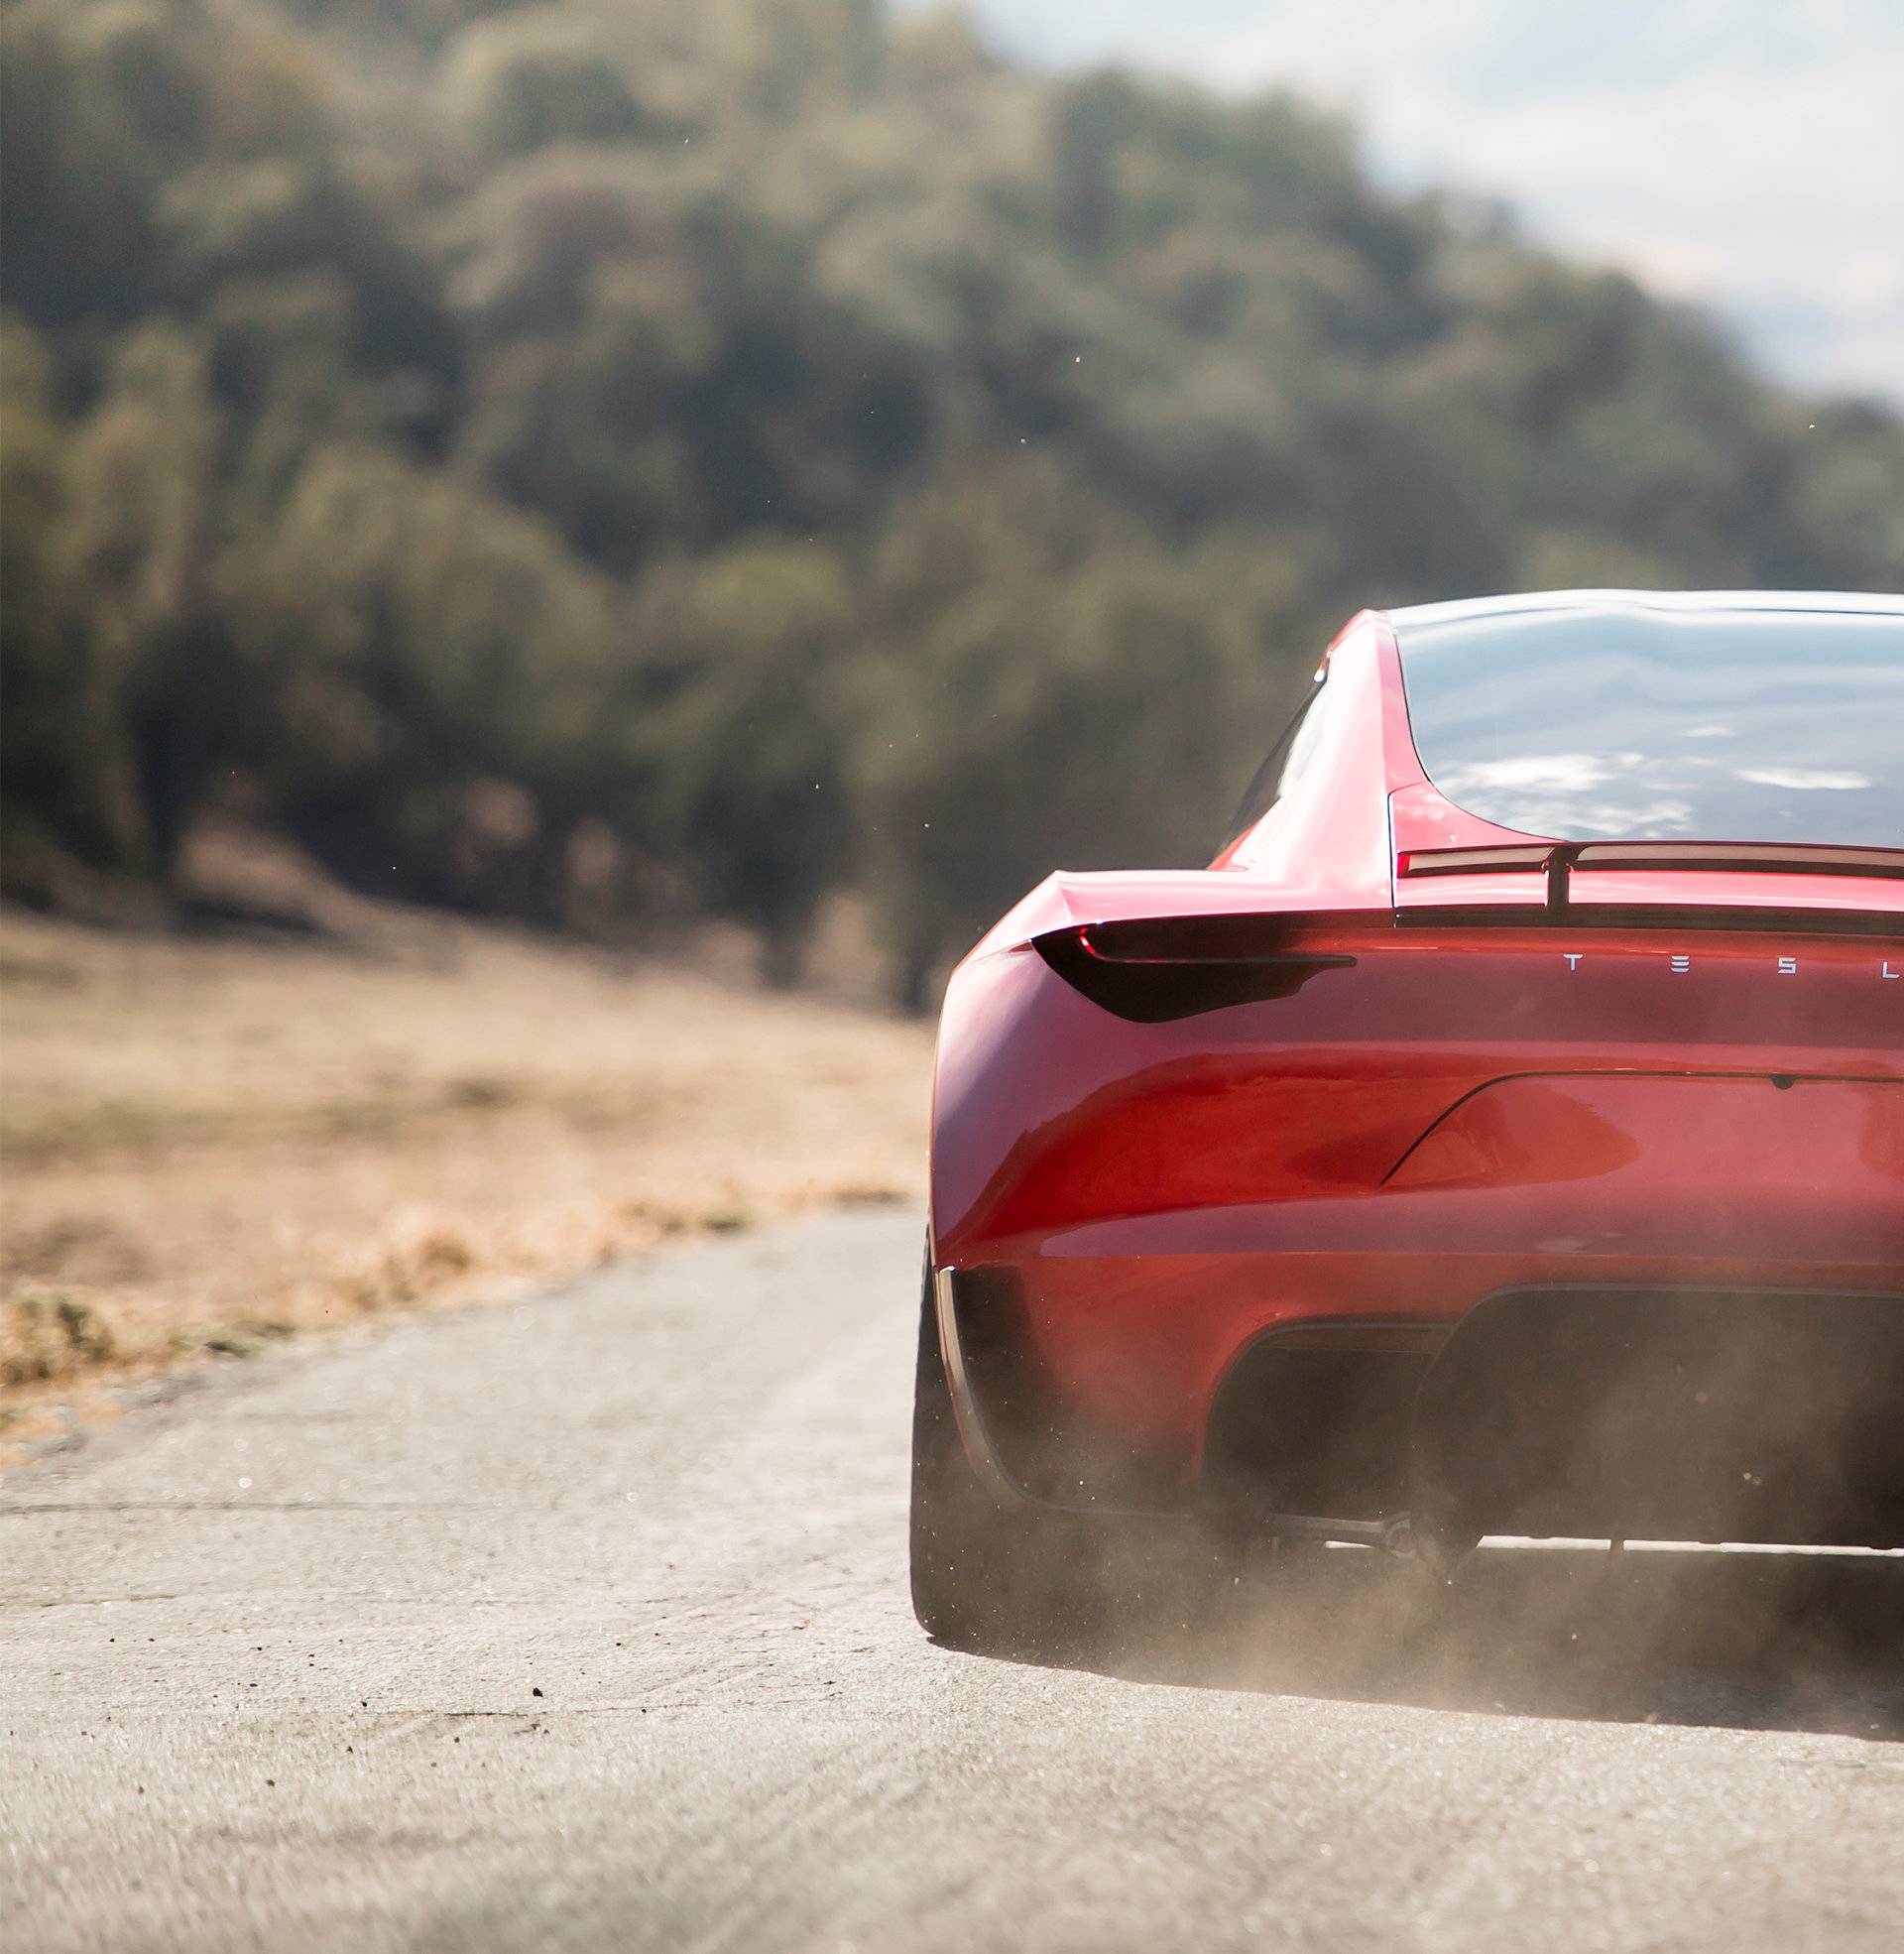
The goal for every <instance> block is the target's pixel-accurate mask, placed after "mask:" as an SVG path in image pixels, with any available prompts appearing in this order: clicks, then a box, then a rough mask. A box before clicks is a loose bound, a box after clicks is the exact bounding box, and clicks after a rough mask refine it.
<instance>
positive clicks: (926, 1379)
mask: <svg viewBox="0 0 1904 1954" xmlns="http://www.w3.org/2000/svg"><path fill="white" fill-rule="evenodd" d="M911 1562H912V1611H913V1613H914V1614H915V1615H916V1616H917V1617H918V1620H919V1624H920V1626H921V1627H922V1628H923V1629H924V1630H925V1631H926V1633H927V1634H928V1635H930V1636H931V1637H932V1638H933V1639H934V1641H937V1642H941V1643H944V1644H947V1645H948V1646H950V1647H952V1648H956V1649H969V1650H972V1651H975V1652H981V1653H988V1654H1016V1655H1033V1656H1036V1655H1063V1654H1066V1653H1075V1652H1079V1651H1082V1650H1086V1649H1093V1648H1096V1647H1098V1646H1100V1645H1102V1644H1103V1643H1104V1642H1106V1641H1115V1640H1116V1639H1118V1638H1119V1637H1120V1636H1121V1635H1125V1634H1129V1633H1130V1632H1133V1631H1141V1630H1150V1631H1156V1632H1168V1631H1169V1630H1170V1629H1172V1628H1181V1627H1192V1626H1199V1625H1201V1624H1203V1623H1205V1622H1207V1621H1208V1620H1209V1619H1210V1617H1211V1616H1212V1615H1213V1614H1214V1613H1215V1612H1216V1610H1217V1609H1218V1608H1219V1607H1220V1605H1221V1599H1222V1597H1223V1595H1224V1594H1225V1593H1226V1592H1227V1590H1228V1589H1229V1588H1230V1587H1231V1586H1232V1585H1233V1584H1234V1580H1235V1569H1234V1562H1233V1556H1231V1555H1230V1554H1229V1553H1228V1552H1226V1551H1225V1549H1224V1548H1223V1547H1222V1546H1221V1545H1220V1544H1219V1543H1218V1542H1217V1541H1216V1540H1214V1539H1213V1538H1211V1537H1210V1536H1209V1535H1207V1534H1205V1533H1204V1532H1203V1531H1202V1529H1201V1528H1199V1527H1196V1525H1195V1523H1193V1522H1190V1521H1187V1520H1178V1519H1174V1518H1166V1519H1160V1520H1158V1521H1156V1522H1154V1523H1151V1522H1146V1521H1142V1520H1134V1519H1129V1518H1120V1519H1111V1518H1106V1517H1101V1516H1097V1515H1092V1514H1074V1513H1067V1512H1062V1511H1057V1510H1053V1509H1051V1508H1048V1507H1038V1506H1033V1505H1029V1504H1016V1505H1010V1506H1008V1505H1006V1504H1004V1503H1003V1502H1001V1501H1000V1500H998V1499H996V1498H995V1497H994V1496H993V1494H992V1493H991V1492H990V1491H989V1490H988V1489H987V1487H986V1486H985V1484H984V1483H983V1481H982V1480H981V1479H980V1478H979V1476H978V1474H977V1473H976V1472H975V1471H974V1470H973V1468H972V1463H971V1461H970V1460H969V1459H968V1458H967V1457H966V1452H965V1446H964V1443H963V1441H962V1440H961V1439H960V1437H959V1429H958V1420H957V1416H956V1414H955V1412H954V1411H953V1408H952V1391H951V1386H950V1384H949V1382H948V1381H947V1378H946V1374H945V1359H944V1354H943V1352H942V1350H941V1349H940V1345H939V1325H938V1312H937V1310H936V1309H935V1308H934V1307H933V1300H932V1285H931V1272H930V1269H929V1268H928V1270H927V1272H926V1282H925V1288H924V1295H923V1297H922V1298H921V1302H920V1309H919V1350H918V1368H917V1372H916V1376H915V1381H914V1394H913V1405H912V1515H911Z"/></svg>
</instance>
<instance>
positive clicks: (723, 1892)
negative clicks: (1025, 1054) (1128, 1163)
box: [0, 1210, 1904, 1954]
mask: <svg viewBox="0 0 1904 1954" xmlns="http://www.w3.org/2000/svg"><path fill="white" fill-rule="evenodd" d="M917 1229H918V1224H917V1221H916V1218H914V1217H912V1216H909V1215H906V1214H903V1213H898V1212H894V1211H891V1210H888V1211H878V1212H862V1213H857V1214H835V1215H828V1216H822V1217H815V1218H813V1219H810V1220H807V1221H805V1222H802V1223H799V1224H796V1225H792V1226H789V1227H787V1228H784V1229H782V1230H778V1231H775V1232H772V1233H766V1234H762V1235H759V1236H755V1237H751V1238H749V1237H740V1238H734V1239H731V1240H726V1241H723V1242H720V1243H718V1244H715V1245H713V1246H710V1247H705V1248H698V1249H694V1250H689V1251H684V1252H682V1253H680V1254H678V1255H675V1256H671V1257H666V1258H663V1259H660V1260H656V1261H654V1262H653V1263H651V1264H649V1265H647V1266H645V1267H641V1268H636V1269H633V1270H626V1271H610V1272H605V1273H603V1274H601V1275H599V1276H597V1277H595V1278H593V1279H591V1280H590V1281H587V1282H583V1283H581V1284H579V1285H578V1286H576V1287H574V1288H571V1289H569V1290H567V1291H564V1292H562V1293H560V1294H556V1295H551V1296H547V1297H543V1298H539V1299H536V1300H534V1301H531V1302H529V1303H526V1304H516V1305H509V1304H504V1305H499V1306H496V1307H493V1308H488V1309H477V1310H472V1311H468V1312H465V1313H461V1314H455V1315H445V1316H440V1317H436V1318H433V1319H416V1320H412V1321H409V1322H404V1323H399V1324H396V1325H394V1326H388V1327H381V1328H378V1329H375V1330H368V1331H363V1332H353V1333H351V1334H349V1335H347V1336H344V1337H339V1338H333V1339H327V1340H319V1341H313V1342H311V1343H308V1344H306V1345H304V1346H303V1347H301V1348H297V1349H294V1350H289V1351H286V1352H284V1353H282V1354H279V1355H275V1356H272V1357H270V1358H267V1359H263V1360H259V1361H257V1362H255V1363H253V1364H249V1365H244V1366H237V1365H234V1366H232V1367H230V1368H229V1369H228V1370H226V1371H222V1372H220V1373H218V1374H217V1375H215V1376H214V1377H212V1378H211V1379H210V1380H209V1381H207V1382H204V1383H201V1384H198V1385H196V1386H194V1387H192V1388H190V1389H188V1390H186V1391H185V1392H183V1393H182V1394H181V1395H179V1397H177V1398H176V1399H174V1400H173V1401H172V1402H170V1403H169V1404H162V1405H157V1406H154V1407H150V1408H147V1409H144V1410H141V1411H137V1412H134V1413H133V1414H131V1415H129V1416H128V1417H127V1418H126V1419H124V1420H123V1421H122V1422H121V1423H120V1424H118V1425H117V1426H115V1427H112V1428H110V1429H108V1430H104V1431H101V1432H98V1433H94V1434H92V1435H90V1436H88V1437H87V1438H86V1440H85V1442H84V1443H83V1444H82V1445H81V1446H79V1447H78V1448H76V1449H75V1450H72V1451H70V1452H67V1453H64V1454H61V1455H60V1456H58V1457H55V1458H52V1459H47V1460H43V1461H41V1462H39V1463H37V1464H35V1465H32V1466H29V1467H26V1468H24V1469H21V1470H19V1471H16V1472H14V1473H12V1474H10V1475H8V1476H7V1477H6V1478H5V1479H4V1480H0V1698H3V1699H4V1701H3V1703H0V1731H4V1734H5V1744H4V1751H0V1945H3V1946H4V1947H5V1948H6V1949H7V1950H8V1954H37V1950H41V1949H66V1948H71V1949H80V1948H84V1949H114V1950H118V1949H141V1948H179V1949H191V1950H193V1951H194V1954H199V1950H206V1951H211V1950H221V1949H228V1948H270V1949H298V1948H318V1947H321V1948H340V1949H351V1950H366V1951H370V1950H378V1949H387V1948H420V1949H441V1950H445V1951H446V1954H447V1950H452V1949H453V1950H464V1949H472V1950H485V1949H491V1948H525V1949H596V1948H615V1949H644V1948H668V1949H674V1948H680V1949H690V1948H691V1949H757V1948H758V1949H770V1950H772V1949H815V1950H825V1951H826V1954H840V1951H841V1950H848V1949H858V1950H865V1951H867V1954H871V1951H872V1950H887V1949H896V1950H906V1949H914V1948H945V1949H954V1948H956V1949H960V1950H973V1949H976V1950H985V1949H1011V1950H1018V1949H1028V1950H1042V1949H1066V1950H1072V1949H1075V1950H1079V1954H1086V1951H1087V1950H1089V1951H1090V1954H1096V1951H1097V1950H1113V1949H1125V1948H1130V1949H1154V1948H1170V1947H1183V1948H1193V1949H1199V1950H1201V1949H1222V1948H1232V1947H1235V1948H1252V1949H1257V1948H1272V1949H1283V1948H1293V1949H1313V1950H1318V1954H1321V1951H1322V1950H1328V1951H1329V1954H1335V1951H1336V1950H1350V1951H1351V1954H1364V1950H1374V1949H1437V1950H1439V1949H1447V1950H1461V1951H1462V1954H1469V1951H1470V1950H1487V1949H1500V1950H1503V1951H1505V1950H1513V1954H1523V1950H1528V1949H1536V1950H1540V1954H1571V1950H1576V1949H1602V1948H1607V1949H1612V1948H1616V1949H1640V1948H1644V1949H1648V1950H1659V1949H1669V1948H1708V1949H1713V1950H1720V1949H1724V1950H1726V1954H1736V1950H1741V1949H1747V1950H1749V1949H1764V1950H1768V1951H1769V1950H1776V1954H1795V1950H1804V1949H1810V1948H1819V1949H1826V1948H1829V1949H1833V1950H1841V1949H1842V1950H1869V1954H1880V1950H1881V1954H1896V1950H1897V1949H1898V1948H1899V1947H1901V1946H1904V1744H1900V1742H1899V1739H1900V1737H1904V1686H1901V1684H1900V1678H1899V1673H1898V1670H1899V1663H1900V1654H1899V1650H1898V1648H1897V1646H1896V1643H1895V1641H1894V1639H1893V1631H1894V1627H1895V1617H1894V1616H1893V1615H1892V1614H1891V1613H1889V1612H1888V1611H1893V1610H1896V1609H1898V1608H1899V1605H1900V1593H1899V1589H1898V1587H1897V1585H1896V1582H1897V1578H1898V1577H1900V1576H1904V1568H1900V1567H1899V1566H1898V1565H1897V1564H1895V1563H1889V1564H1886V1563H1873V1562H1869V1561H1867V1562H1864V1563H1862V1565H1861V1566H1858V1567H1854V1568H1851V1569H1849V1570H1845V1571H1840V1570H1838V1569H1836V1568H1834V1567H1832V1566H1829V1565H1827V1564H1826V1563H1820V1562H1814V1563H1811V1564H1810V1566H1809V1567H1800V1568H1799V1569H1798V1570H1796V1572H1794V1571H1791V1569H1790V1564H1789V1563H1783V1562H1781V1563H1769V1562H1767V1561H1766V1560H1765V1559H1764V1558H1762V1557H1759V1558H1753V1559H1749V1560H1748V1559H1747V1558H1746V1557H1744V1556H1730V1557H1726V1558H1725V1559H1723V1560H1721V1559H1714V1558H1711V1557H1708V1558H1705V1559H1702V1560H1699V1561H1697V1562H1686V1561H1682V1560H1671V1561H1669V1560H1667V1559H1666V1558H1665V1557H1662V1556H1658V1555H1646V1556H1641V1555H1635V1556H1633V1557H1632V1564H1631V1568H1630V1571H1628V1572H1627V1573H1626V1574H1624V1575H1619V1576H1613V1577H1611V1578H1610V1579H1609V1578H1608V1577H1607V1576H1606V1574H1605V1571H1604V1569H1603V1568H1602V1567H1601V1565H1600V1563H1599V1560H1598V1559H1596V1560H1595V1561H1594V1562H1593V1563H1591V1564H1589V1563H1586V1562H1584V1561H1581V1560H1576V1559H1574V1558H1571V1557H1568V1556H1564V1555H1559V1554H1555V1553H1552V1552H1548V1553H1544V1554H1535V1553H1530V1552H1526V1551H1522V1552H1519V1553H1518V1554H1516V1553H1513V1552H1511V1551H1500V1552H1496V1553H1495V1554H1493V1555H1491V1556H1489V1557H1488V1558H1487V1561H1486V1562H1485V1564H1483V1565H1481V1566H1479V1567H1478V1568H1477V1569H1476V1570H1475V1572H1474V1576H1473V1579H1472V1581H1471V1583H1470V1585H1469V1587H1468V1589H1467V1590H1466V1591H1465V1592H1464V1594H1463V1596H1462V1597H1461V1599H1460V1602H1459V1604H1458V1606H1457V1608H1456V1610H1455V1612H1454V1614H1453V1615H1452V1616H1451V1617H1450V1618H1449V1620H1448V1622H1447V1623H1446V1624H1444V1625H1443V1627H1442V1628H1441V1629H1440V1630H1438V1631H1437V1633H1436V1634H1435V1635H1434V1636H1433V1637H1431V1638H1428V1639H1426V1640H1423V1639H1421V1638H1420V1637H1416V1638H1414V1639H1412V1640H1404V1641H1403V1642H1401V1643H1397V1642H1396V1641H1395V1639H1394V1638H1393V1637H1392V1636H1391V1635H1389V1634H1388V1633H1387V1632H1386V1631H1377V1630H1367V1632H1365V1629H1366V1625H1368V1624H1369V1623H1380V1622H1383V1621H1388V1622H1390V1623H1392V1622H1393V1621H1395V1620H1400V1619H1404V1618H1402V1617H1399V1616H1396V1615H1395V1614H1394V1613H1393V1611H1392V1608H1391V1604H1390V1600H1389V1597H1390V1596H1391V1595H1392V1593H1393V1592H1394V1588H1393V1582H1394V1579H1395V1577H1396V1574H1397V1570H1396V1568H1395V1567H1394V1565H1393V1564H1392V1563H1385V1562H1381V1561H1378V1560H1376V1559H1375V1557H1374V1556H1372V1555H1368V1554H1362V1553H1357V1552H1353V1551H1349V1552H1339V1553H1335V1554H1331V1555H1328V1556H1327V1557H1326V1561H1325V1565H1324V1566H1323V1568H1322V1570H1321V1572H1320V1573H1319V1574H1316V1575H1314V1576H1312V1577H1311V1578H1310V1580H1309V1581H1308V1583H1307V1584H1306V1586H1305V1587H1304V1588H1303V1589H1302V1591H1301V1593H1300V1597H1299V1598H1295V1597H1293V1596H1292V1593H1291V1592H1289V1591H1284V1590H1278V1589H1277V1588H1276V1587H1275V1586H1273V1585H1271V1584H1268V1583H1267V1582H1264V1583H1262V1584H1260V1586H1259V1589H1258V1587H1257V1586H1252V1587H1251V1589H1250V1590H1249V1593H1247V1594H1246V1595H1245V1596H1244V1597H1243V1598H1242V1599H1241V1600H1240V1602H1239V1605H1238V1608H1237V1610H1236V1614H1235V1619H1234V1620H1232V1621H1229V1622H1226V1623H1225V1624H1223V1625H1221V1626H1220V1627H1219V1628H1216V1629H1213V1630H1212V1631H1211V1632H1210V1633H1209V1634H1208V1635H1206V1636H1203V1637H1200V1638H1198V1639H1197V1640H1196V1641H1195V1642H1191V1641H1188V1640H1186V1639H1184V1638H1182V1637H1178V1638H1174V1639H1171V1638H1163V1639H1159V1640H1155V1641H1153V1642H1151V1643H1149V1644H1147V1645H1144V1646H1140V1647H1137V1648H1133V1649H1126V1650H1123V1651H1107V1652H1106V1654H1105V1655H1104V1657H1103V1658H1102V1659H1101V1660H1100V1662H1099V1665H1098V1667H1097V1668H1095V1669H1064V1668H1056V1667H1039V1666H1035V1665H1031V1664H1025V1663H1012V1662H1005V1661H995V1660H984V1659H980V1658H977V1657H974V1656H970V1655H964V1654H957V1653H953V1652H950V1651H948V1650H944V1649H936V1648H934V1647H933V1646H931V1645H930V1644H929V1643H927V1642H926V1641H925V1640H924V1638H923V1637H922V1636H921V1635H920V1634H919V1632H918V1630H917V1629H916V1628H915V1626H914V1625H913V1622H912V1620H911V1617H910V1615H909V1613H908V1610H907V1604H906V1599H905V1588H904V1574H903V1567H904V1490H905V1463H906V1462H905V1447H906V1403H907V1398H908V1394H909V1389H910V1380H911V1356H912V1336H913V1331H914V1311H913V1302H912V1297H913V1293H914V1284H915V1272H916V1257H917V1246H916V1245H917ZM1878 1576H1882V1577H1883V1579H1882V1580H1878V1579H1876V1578H1875V1577H1878ZM1774 1602H1775V1603H1776V1604H1777V1605H1776V1606H1774V1605H1773V1604H1774Z"/></svg>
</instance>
